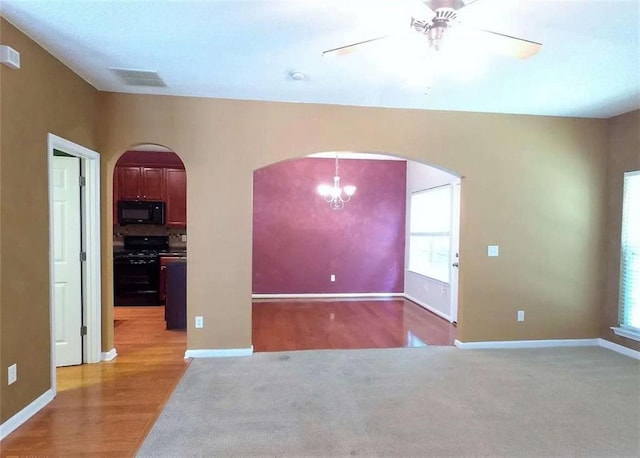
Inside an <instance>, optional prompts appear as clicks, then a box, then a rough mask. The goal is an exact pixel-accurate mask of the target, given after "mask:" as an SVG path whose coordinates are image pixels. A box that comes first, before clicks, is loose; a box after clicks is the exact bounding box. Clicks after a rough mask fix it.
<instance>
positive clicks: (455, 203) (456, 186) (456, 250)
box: [449, 178, 462, 323]
mask: <svg viewBox="0 0 640 458" xmlns="http://www.w3.org/2000/svg"><path fill="white" fill-rule="evenodd" d="M461 188H462V180H461V179H460V178H456V179H455V180H454V181H452V182H451V231H450V236H451V248H450V264H451V266H450V267H449V269H450V274H449V279H450V280H449V299H450V301H451V316H450V317H449V321H450V322H451V323H457V322H458V299H459V290H460V267H459V266H460V192H461ZM454 264H457V266H455V265H454Z"/></svg>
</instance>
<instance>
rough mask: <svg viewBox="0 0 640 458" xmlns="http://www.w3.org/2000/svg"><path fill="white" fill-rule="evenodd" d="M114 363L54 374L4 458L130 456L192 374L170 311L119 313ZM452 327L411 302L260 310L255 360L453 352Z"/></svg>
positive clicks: (2, 448)
mask: <svg viewBox="0 0 640 458" xmlns="http://www.w3.org/2000/svg"><path fill="white" fill-rule="evenodd" d="M114 325H115V346H116V348H117V351H118V357H117V358H116V359H115V360H114V361H111V362H104V363H100V364H85V365H81V366H74V367H65V368H59V369H58V370H57V389H58V394H57V396H56V398H55V399H54V400H53V401H52V402H51V403H50V404H49V405H48V406H46V407H45V408H44V409H42V410H41V411H40V412H38V413H37V414H36V415H35V416H34V417H33V418H31V419H30V420H29V421H28V422H27V423H25V424H24V425H22V426H21V427H20V428H18V429H17V430H16V431H15V432H13V433H12V434H10V435H9V436H8V437H7V438H6V439H5V440H3V441H2V442H0V456H2V457H12V456H79V455H84V456H118V457H120V456H133V455H135V453H136V452H137V450H138V448H139V447H140V445H141V444H142V442H143V441H144V438H145V437H146V435H147V434H148V432H149V431H150V430H151V427H152V426H153V424H154V422H155V420H156V419H157V417H158V415H159V414H160V412H161V411H162V408H163V407H164V405H165V403H166V401H167V400H168V398H169V396H170V395H171V393H172V392H173V389H174V388H175V386H176V385H177V383H178V381H179V380H180V378H181V377H182V375H183V374H184V372H185V370H186V369H187V367H188V364H189V360H186V361H185V360H184V359H183V358H184V351H185V349H186V333H185V332H184V331H167V330H166V329H165V322H164V309H163V307H116V308H115V323H114ZM455 331H456V329H455V327H454V326H452V325H451V324H449V323H448V322H447V321H445V320H443V319H442V318H439V317H437V316H436V315H433V314H432V313H430V312H427V311H426V310H424V309H423V308H421V307H419V306H417V305H416V304H414V303H412V302H410V301H407V300H404V299H393V300H386V301H280V302H255V303H254V304H253V336H252V338H253V345H254V349H255V351H259V352H260V351H285V350H310V349H329V348H341V349H348V348H389V347H406V346H416V345H421V344H428V345H452V344H453V341H454V339H455Z"/></svg>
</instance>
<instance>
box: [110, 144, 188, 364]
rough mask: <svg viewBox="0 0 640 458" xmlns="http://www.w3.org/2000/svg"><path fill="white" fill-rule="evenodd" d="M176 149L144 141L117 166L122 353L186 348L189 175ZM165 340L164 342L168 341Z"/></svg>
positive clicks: (117, 318) (116, 263) (116, 280)
mask: <svg viewBox="0 0 640 458" xmlns="http://www.w3.org/2000/svg"><path fill="white" fill-rule="evenodd" d="M186 173H187V172H186V168H185V165H184V163H183V161H182V160H181V158H180V157H179V156H178V154H176V152H174V151H172V150H170V149H168V148H166V147H164V146H160V145H152V144H143V145H136V146H134V147H132V148H130V149H129V150H127V151H125V152H123V153H122V155H121V156H120V157H119V158H118V161H117V162H116V165H115V168H114V171H113V234H112V236H113V297H114V328H115V329H114V337H115V346H116V348H117V349H118V353H120V354H122V353H123V352H126V351H127V349H128V348H131V347H133V348H136V347H138V346H140V345H145V346H147V347H149V346H151V345H150V344H151V343H156V344H158V345H164V346H166V345H169V346H170V347H167V348H172V349H174V351H175V353H176V355H180V356H182V354H184V351H185V348H186V328H187V318H186V317H187V308H186V307H187V306H186V303H187V302H186V281H187V280H186V275H187V266H186V263H187V175H186ZM163 348H164V347H163Z"/></svg>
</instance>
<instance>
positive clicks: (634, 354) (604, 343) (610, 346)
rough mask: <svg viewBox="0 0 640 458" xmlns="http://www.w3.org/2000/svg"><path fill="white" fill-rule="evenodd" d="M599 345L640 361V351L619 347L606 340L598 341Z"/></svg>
mask: <svg viewBox="0 0 640 458" xmlns="http://www.w3.org/2000/svg"><path fill="white" fill-rule="evenodd" d="M598 345H600V346H601V347H602V348H606V349H607V350H612V351H615V352H616V353H620V354H622V355H625V356H629V357H631V358H633V359H639V360H640V351H637V350H632V349H631V348H627V347H625V346H624V345H619V344H617V343H613V342H610V341H608V340H606V339H598Z"/></svg>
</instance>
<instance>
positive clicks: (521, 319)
mask: <svg viewBox="0 0 640 458" xmlns="http://www.w3.org/2000/svg"><path fill="white" fill-rule="evenodd" d="M518 321H524V310H518Z"/></svg>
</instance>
